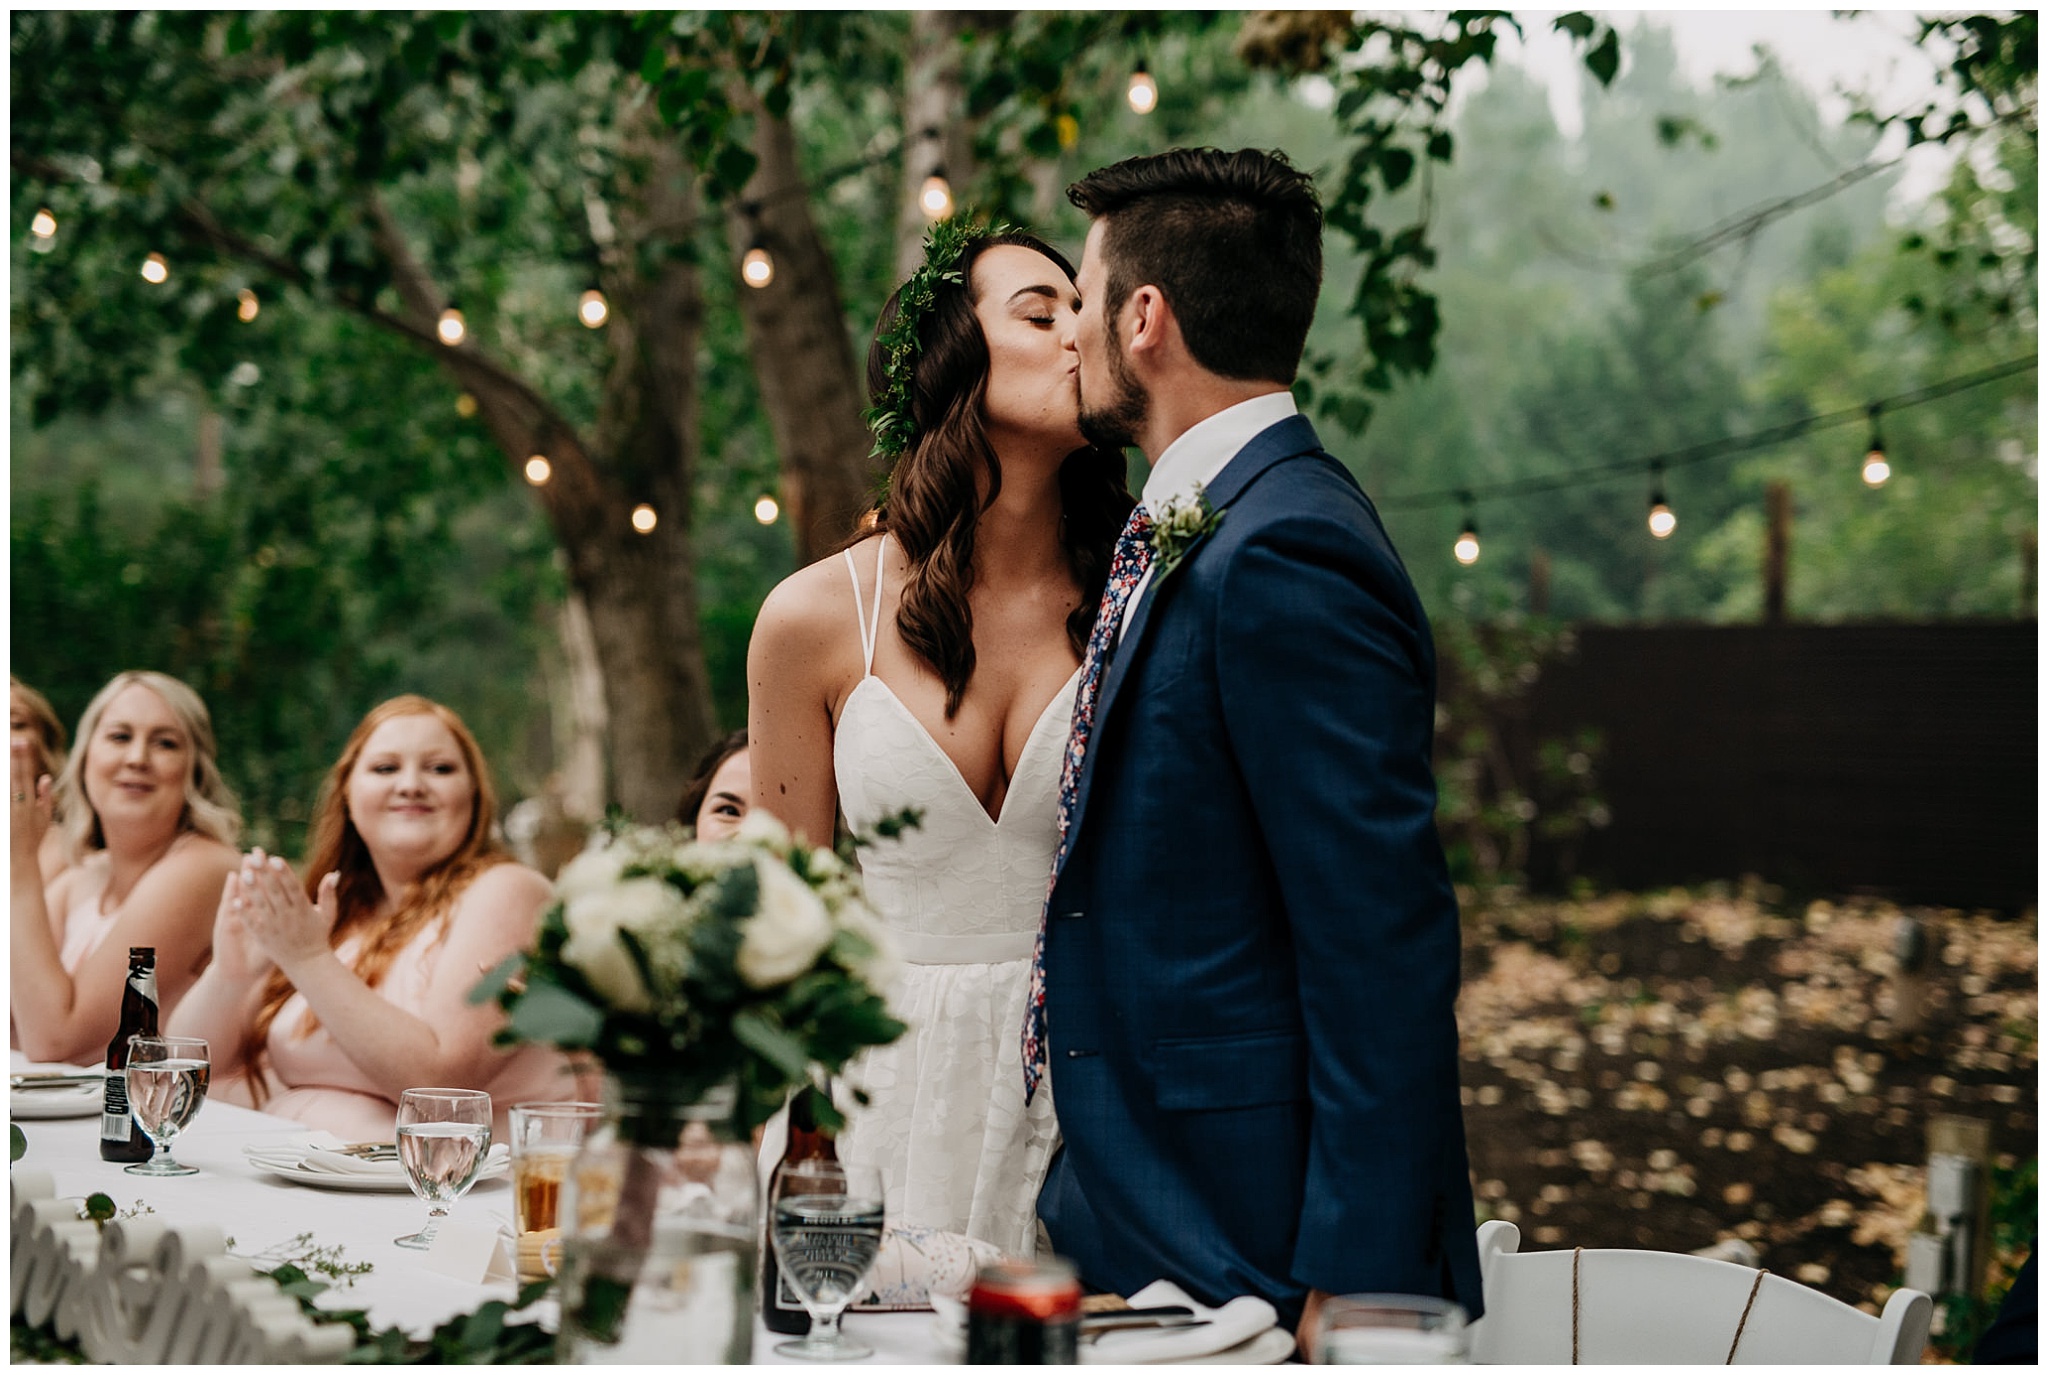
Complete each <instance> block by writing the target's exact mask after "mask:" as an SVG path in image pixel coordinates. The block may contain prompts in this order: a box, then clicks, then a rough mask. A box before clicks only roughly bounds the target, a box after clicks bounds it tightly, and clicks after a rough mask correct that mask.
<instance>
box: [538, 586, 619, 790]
mask: <svg viewBox="0 0 2048 1375" xmlns="http://www.w3.org/2000/svg"><path fill="white" fill-rule="evenodd" d="M558 632H559V637H560V641H561V646H562V662H563V668H564V671H563V674H562V683H561V689H560V691H559V692H556V693H554V694H551V695H552V697H553V699H554V700H553V701H552V703H551V705H552V706H553V708H554V713H553V715H554V721H553V725H554V734H555V760H556V774H555V779H554V783H553V788H554V791H555V793H556V795H557V798H558V800H559V801H560V803H561V806H562V811H563V812H564V813H565V814H566V815H568V816H570V817H573V818H575V819H576V820H577V821H581V822H584V823H586V824H588V823H591V822H595V821H598V820H600V819H601V818H602V817H603V816H604V802H605V796H606V789H605V768H604V741H605V726H606V721H605V711H604V666H603V664H601V663H600V662H599V661H598V657H597V640H596V638H595V637H594V636H593V635H592V634H591V630H590V612H589V610H588V609H587V608H586V607H585V606H584V605H583V594H582V593H580V592H578V591H576V590H575V589H574V588H571V589H569V595H568V597H567V598H566V599H565V600H564V601H563V603H562V610H561V615H560V621H559V623H558Z"/></svg>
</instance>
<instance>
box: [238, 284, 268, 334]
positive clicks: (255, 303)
mask: <svg viewBox="0 0 2048 1375" xmlns="http://www.w3.org/2000/svg"><path fill="white" fill-rule="evenodd" d="M262 309H263V303H262V302H261V301H259V300H257V299H256V293H255V292H254V291H252V290H250V289H249V288H248V287H243V288H242V289H241V290H240V291H238V292H236V293H235V318H236V319H238V320H240V321H241V322H242V323H243V324H245V325H246V324H248V323H249V322H250V321H251V320H253V319H255V318H256V313H257V312H258V311H260V310H262Z"/></svg>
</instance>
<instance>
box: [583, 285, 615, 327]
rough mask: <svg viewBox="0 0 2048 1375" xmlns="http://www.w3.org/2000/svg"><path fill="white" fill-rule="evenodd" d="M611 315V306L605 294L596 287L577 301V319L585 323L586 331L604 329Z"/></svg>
mask: <svg viewBox="0 0 2048 1375" xmlns="http://www.w3.org/2000/svg"><path fill="white" fill-rule="evenodd" d="M611 315H612V308H611V306H610V305H609V304H607V303H606V301H605V299H604V293H603V292H602V291H599V290H598V289H597V288H596V287H592V288H590V290H588V291H586V292H584V293H583V295H582V296H581V297H579V298H578V299H577V301H576V318H577V319H579V320H581V321H582V322H583V327H584V328H585V329H599V328H602V327H603V325H604V322H605V321H606V320H609V319H610V318H611Z"/></svg>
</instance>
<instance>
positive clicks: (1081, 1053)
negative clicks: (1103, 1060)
mask: <svg viewBox="0 0 2048 1375" xmlns="http://www.w3.org/2000/svg"><path fill="white" fill-rule="evenodd" d="M1100 1054H1102V1052H1101V1051H1099V1050H1070V1051H1068V1052H1067V1058H1068V1059H1069V1060H1084V1059H1086V1058H1087V1057H1089V1056H1090V1055H1100Z"/></svg>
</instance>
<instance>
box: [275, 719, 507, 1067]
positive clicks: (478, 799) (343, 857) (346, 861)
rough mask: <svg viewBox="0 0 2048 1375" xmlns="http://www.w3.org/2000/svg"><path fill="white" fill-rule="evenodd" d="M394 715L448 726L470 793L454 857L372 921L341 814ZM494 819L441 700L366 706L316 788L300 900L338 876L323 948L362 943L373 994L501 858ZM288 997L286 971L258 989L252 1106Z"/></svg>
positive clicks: (351, 831)
mask: <svg viewBox="0 0 2048 1375" xmlns="http://www.w3.org/2000/svg"><path fill="white" fill-rule="evenodd" d="M400 716H431V717H433V718H434V719H435V720H436V721H439V722H440V723H441V724H442V725H444V726H446V727H447V728H448V733H449V734H450V735H452V736H454V737H455V748H456V750H457V751H458V752H459V753H460V754H461V755H462V762H463V764H464V765H465V766H466V767H467V768H468V769H469V777H470V781H471V782H472V783H474V784H475V785H476V791H475V792H474V793H473V794H472V796H471V799H470V811H469V826H468V828H467V829H466V830H464V831H463V833H462V840H461V842H460V843H458V844H457V845H456V847H455V850H454V852H453V853H452V854H450V855H449V856H448V857H447V858H446V859H444V860H442V861H441V862H440V863H439V864H437V865H435V866H434V867H433V868H432V869H429V870H428V871H427V872H426V873H424V874H422V875H420V878H419V881H418V882H417V883H415V884H414V885H413V888H412V892H411V894H410V895H409V896H408V897H407V899H406V902H405V905H404V906H402V907H400V908H399V909H398V910H397V911H395V912H393V913H392V914H391V915H390V916H389V917H386V918H382V919H380V918H379V917H378V915H377V909H378V907H379V905H380V904H381V903H382V902H383V901H384V885H383V882H382V881H381V880H379V879H378V877H377V866H376V864H375V863H374V862H373V861H372V860H371V858H370V847H369V846H368V845H366V844H365V843H364V842H363V837H362V833H361V832H360V831H358V830H357V829H356V823H355V821H354V820H353V819H352V818H351V817H350V816H349V814H348V779H349V775H350V774H351V773H354V772H355V767H356V761H357V760H358V759H361V758H362V755H363V747H364V746H365V745H367V744H369V742H370V736H371V735H372V734H374V733H375V732H376V729H377V727H379V726H381V725H383V724H384V723H385V722H386V721H390V720H393V719H395V718H397V717H400ZM497 816H498V799H497V792H496V790H495V789H494V788H492V786H491V772H490V768H489V766H488V765H486V764H485V763H484V754H483V750H482V749H481V748H479V747H478V745H477V743H476V737H475V736H473V735H471V734H470V733H469V727H468V726H466V725H464V724H463V723H462V718H461V717H460V716H457V715H456V714H455V713H454V712H452V711H450V710H449V709H448V708H447V707H444V706H442V705H441V704H440V703H439V702H435V701H430V700H429V699H427V698H425V697H417V696H413V695H411V694H407V695H405V696H402V697H393V698H392V699H391V700H390V701H388V702H382V703H379V704H378V705H377V706H375V707H373V708H371V710H370V714H369V715H368V716H365V717H364V718H363V719H362V722H361V723H360V724H359V725H357V726H356V728H355V731H354V732H353V733H352V734H351V735H350V736H349V738H348V743H347V744H346V745H344V746H342V750H341V758H339V759H337V760H335V761H334V767H333V768H331V769H329V770H328V771H327V778H326V780H325V781H324V782H323V783H322V784H321V785H320V800H319V802H318V804H317V805H316V806H315V807H314V810H313V824H312V834H311V836H310V837H309V841H308V844H307V847H306V870H305V877H304V883H305V889H306V900H307V901H308V902H317V901H318V900H319V897H320V880H321V879H323V878H325V877H326V876H327V875H328V874H330V873H332V874H339V875H340V876H341V880H340V882H339V884H338V885H337V886H336V889H335V894H334V897H335V905H336V906H337V907H338V908H339V909H340V912H339V915H338V916H337V917H336V919H335V922H334V930H333V931H332V932H330V933H329V934H328V938H327V944H328V948H330V949H338V948H339V947H340V946H341V944H342V942H344V941H346V940H348V939H349V938H350V937H351V936H355V935H361V936H362V938H363V941H362V946H361V948H360V949H359V950H358V951H357V952H356V957H355V965H354V969H355V972H356V975H357V977H358V978H360V979H362V981H363V982H364V983H366V984H368V985H369V986H370V987H372V988H375V987H376V986H377V985H378V984H379V983H381V982H382V981H383V979H384V976H385V974H386V973H388V972H389V971H390V969H391V963H392V961H393V960H394V959H396V958H397V956H398V952H399V951H401V950H403V949H405V947H406V946H407V945H409V944H411V943H412V940H413V938H414V937H415V936H417V935H418V934H419V933H420V932H421V931H422V930H424V929H425V928H426V927H427V926H428V924H429V923H432V922H436V921H440V920H443V919H444V918H446V917H447V915H448V913H449V912H450V911H452V910H453V909H454V906H455V899H456V898H458V897H460V896H461V895H462V890H463V889H465V888H467V887H468V886H469V885H470V882H471V880H473V879H474V878H476V876H477V875H478V874H480V873H482V872H483V871H484V870H486V869H488V868H490V867H491V866H492V865H494V864H501V863H503V862H505V860H506V859H507V858H508V856H507V855H506V854H505V852H504V849H503V848H502V847H501V846H500V845H499V844H498V842H497V839H496V838H495V837H494V836H493V835H492V833H491V827H492V823H493V822H495V821H496V819H497ZM294 992H296V990H295V989H294V988H293V987H292V982H291V980H290V979H287V978H286V977H285V975H284V971H283V970H281V969H277V968H275V967H273V968H272V969H271V971H270V977H269V979H268V981H267V982H266V983H265V984H264V988H263V1002H262V1004H261V1005H260V1006H259V1008H258V1010H257V1013H256V1020H255V1022H254V1023H253V1024H252V1025H251V1026H250V1028H249V1040H248V1043H247V1044H248V1054H247V1057H246V1063H247V1064H248V1065H249V1067H250V1072H249V1075H248V1081H249V1086H250V1088H251V1090H252V1091H253V1092H254V1093H255V1095H256V1101H257V1104H258V1105H259V1106H261V1104H262V1101H263V1098H264V1096H265V1090H264V1074H263V1070H264V1066H265V1062H266V1061H267V1060H268V1059H269V1055H268V1045H269V1039H270V1026H271V1023H273V1022H275V1021H276V1020H277V1014H278V1013H279V1012H280V1011H282V1010H283V1008H284V1005H285V1004H286V1003H287V1002H290V1001H291V998H292V994H293V993H294ZM319 1024H320V1023H319V1019H318V1018H317V1017H316V1016H314V1015H313V1013H312V1010H311V1009H310V1008H309V1009H308V1010H307V1015H306V1019H305V1024H304V1025H303V1027H301V1029H300V1035H302V1036H304V1035H310V1034H311V1033H312V1032H313V1030H314V1028H316V1027H317V1026H319Z"/></svg>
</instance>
